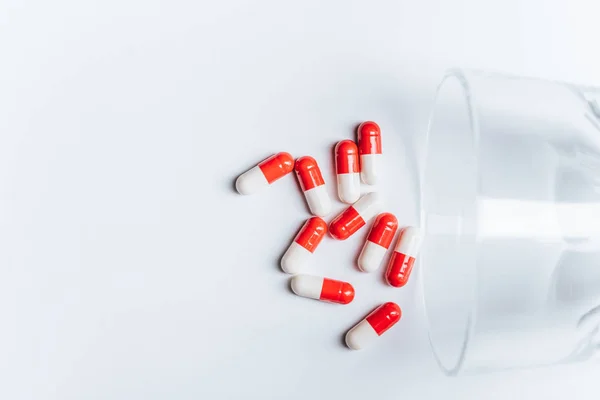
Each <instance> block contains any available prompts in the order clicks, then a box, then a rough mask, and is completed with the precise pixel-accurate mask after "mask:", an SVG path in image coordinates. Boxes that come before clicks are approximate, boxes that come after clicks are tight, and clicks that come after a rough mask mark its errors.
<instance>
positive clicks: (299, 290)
mask: <svg viewBox="0 0 600 400" xmlns="http://www.w3.org/2000/svg"><path fill="white" fill-rule="evenodd" d="M292 290H293V291H294V293H296V294H297V295H298V296H302V297H308V298H309V299H315V300H321V301H328V302H331V303H339V304H348V303H350V302H351V301H352V300H353V299H354V288H353V287H352V285H351V284H349V283H348V282H342V281H336V280H333V279H329V278H322V277H320V276H312V275H296V276H294V277H293V278H292Z"/></svg>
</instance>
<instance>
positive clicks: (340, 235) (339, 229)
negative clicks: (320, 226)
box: [329, 192, 383, 240]
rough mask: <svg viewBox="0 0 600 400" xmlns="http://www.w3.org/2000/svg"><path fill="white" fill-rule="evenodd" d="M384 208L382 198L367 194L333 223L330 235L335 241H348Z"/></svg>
mask: <svg viewBox="0 0 600 400" xmlns="http://www.w3.org/2000/svg"><path fill="white" fill-rule="evenodd" d="M382 206H383V204H382V201H381V198H380V197H379V195H378V194H377V193H374V192H373V193H367V194H365V195H364V196H363V197H361V198H360V199H359V200H358V201H357V202H356V203H354V204H353V205H351V206H350V207H348V208H347V209H346V210H345V211H343V212H342V213H341V214H340V215H338V216H337V217H335V218H334V219H333V220H332V221H331V223H330V224H329V233H330V234H331V236H332V237H333V238H334V239H338V240H345V239H348V238H349V237H350V236H352V235H353V234H354V233H355V232H356V231H358V230H359V229H360V228H362V227H363V226H365V224H366V222H367V221H368V220H370V219H371V218H373V217H374V216H376V215H377V214H378V213H379V212H380V211H381V208H382Z"/></svg>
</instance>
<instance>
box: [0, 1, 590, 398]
mask: <svg viewBox="0 0 600 400" xmlns="http://www.w3.org/2000/svg"><path fill="white" fill-rule="evenodd" d="M598 37H600V25H599V24H598V23H597V13H596V12H594V9H593V5H592V4H591V2H589V1H587V0H586V1H584V0H571V1H560V0H546V1H544V0H503V1H481V0H454V1H447V0H422V1H418V2H416V1H408V0H398V1H382V0H374V1H369V2H363V1H331V2H322V1H316V0H307V1H302V2H281V1H275V0H259V1H253V2H248V1H242V0H232V1H227V2H203V1H191V0H173V1H168V2H167V1H156V0H150V1H142V0H119V1H116V0H106V1H102V2H94V1H74V0H55V1H42V0H5V1H3V2H2V3H1V4H0V48H1V49H2V56H1V57H2V59H1V62H0V88H1V90H0V132H1V135H0V163H1V166H0V220H1V221H0V222H1V223H0V238H1V240H2V242H1V243H2V251H1V252H0V265H2V268H1V271H2V275H1V279H0V315H1V316H2V324H3V325H2V329H0V398H2V399H11V400H21V399H26V400H31V399H35V400H49V399H52V400H54V399H57V400H71V399H73V400H75V399H77V400H80V399H87V400H93V399H112V400H120V399H126V400H133V399H144V400H154V399H165V398H169V399H177V400H182V399H194V400H197V399H211V400H231V399H263V400H267V399H282V398H286V399H289V400H295V399H305V398H308V397H309V396H310V397H314V396H315V394H316V393H318V396H319V397H323V398H326V397H333V396H335V397H336V398H342V397H343V398H344V399H349V400H350V399H359V398H365V397H368V398H373V399H378V400H388V399H389V400H391V399H398V398H406V399H408V398H411V399H435V400H437V399H459V400H465V399H486V400H499V399H501V400H505V399H507V398H511V399H527V400H530V399H545V400H554V399H560V400H563V399H565V398H571V399H577V400H588V399H590V400H592V399H594V400H595V399H598V397H599V389H598V376H600V365H599V364H598V363H597V362H595V363H587V364H580V365H576V364H575V365H569V366H559V367H553V368H545V369H536V370H529V371H507V372H500V373H495V374H488V375H482V376H465V377H459V378H456V379H449V378H446V377H444V376H442V375H441V374H440V372H439V370H438V368H437V366H436V365H435V362H434V361H433V358H432V356H431V352H430V350H429V348H428V343H427V336H426V333H425V331H424V323H423V318H422V309H421V306H420V305H419V304H418V303H417V302H416V298H417V296H416V293H415V290H416V287H417V286H418V282H417V279H411V282H409V283H408V285H407V286H405V287H404V288H402V289H396V288H391V287H387V286H386V285H385V284H384V283H383V281H382V277H381V276H379V274H370V275H365V274H362V273H361V272H360V271H358V270H357V269H356V268H355V267H353V265H354V262H355V260H356V256H357V252H358V249H359V248H360V245H361V244H362V242H363V240H364V238H365V235H366V233H367V232H366V230H365V231H364V234H360V233H359V234H357V235H354V237H352V238H350V239H348V240H346V241H344V242H337V241H334V240H332V239H330V238H325V239H324V240H323V243H321V245H320V246H319V249H318V250H317V251H316V252H315V254H314V261H315V263H314V266H311V267H309V268H308V269H307V270H308V271H310V273H317V274H327V276H331V277H332V278H336V279H340V280H344V281H348V282H351V283H352V284H353V285H354V287H355V289H356V292H357V295H356V298H355V300H354V301H353V302H352V303H351V304H349V305H347V306H344V307H334V308H332V307H328V306H329V305H328V304H322V303H321V302H309V301H306V300H305V299H301V298H298V297H297V296H294V295H293V294H292V293H291V292H290V290H289V284H288V279H289V276H288V275H286V274H284V273H282V272H281V270H280V268H279V267H278V261H279V258H280V257H281V255H282V253H283V252H284V250H285V248H286V247H287V245H288V244H289V241H290V240H291V239H292V238H293V237H294V235H295V233H296V230H297V227H298V226H299V225H300V223H301V222H302V221H303V220H305V219H306V217H307V213H308V211H307V208H306V205H305V202H304V199H303V198H302V194H301V193H300V191H299V190H298V187H297V184H296V182H294V178H293V176H291V175H290V176H289V177H285V178H283V179H281V180H280V181H278V182H277V184H274V185H273V186H272V187H271V188H270V189H269V190H267V191H263V192H262V193H260V194H256V195H255V196H249V197H245V196H240V195H238V194H237V193H236V192H235V190H234V180H235V178H236V176H237V175H238V174H239V173H240V172H241V171H244V170H245V169H247V168H250V167H251V166H253V165H255V163H256V160H260V159H263V158H265V157H266V156H268V155H270V154H273V153H274V152H277V151H290V152H292V153H293V154H294V155H296V156H300V155H303V154H311V155H313V156H315V157H316V158H317V159H324V160H326V159H328V158H330V157H331V155H332V147H333V145H334V144H335V143H336V142H337V141H339V140H340V139H342V138H353V137H354V128H355V126H356V124H357V123H358V122H360V121H363V120H366V119H373V120H375V121H377V123H378V124H379V125H380V126H381V128H382V131H383V133H382V134H383V135H384V138H383V143H384V147H385V148H384V152H385V155H386V157H385V167H386V170H387V171H388V172H387V173H388V176H389V178H390V181H388V182H386V183H385V184H383V183H382V185H381V189H382V190H383V191H384V192H385V194H386V196H387V201H388V205H389V211H390V212H393V213H395V214H396V215H397V216H398V219H399V221H400V223H401V224H403V225H404V224H407V225H408V224H414V223H416V222H417V207H416V204H417V202H418V199H416V198H415V197H413V193H414V188H415V181H414V174H415V173H416V171H415V169H414V168H415V160H416V156H415V151H416V150H418V149H419V143H420V142H419V141H418V135H420V134H422V133H423V132H424V130H425V127H426V121H427V115H428V112H429V108H430V106H431V99H432V96H433V93H434V89H435V86H436V84H437V82H438V81H439V79H440V77H441V74H442V73H443V70H444V69H445V68H447V67H449V66H465V67H477V68H485V69H498V70H503V71H508V72H512V73H516V74H522V75H534V76H540V77H550V78H557V79H564V80H572V81H576V82H584V83H590V84H593V83H596V84H598V83H600V59H599V57H598V52H597V51H596V49H597V44H598V43H597V38H598ZM321 167H322V169H323V173H324V175H325V179H326V180H327V174H328V173H329V174H330V175H329V176H330V178H329V179H333V176H334V175H333V172H332V169H331V168H327V165H322V166H321ZM331 181H332V182H333V180H331ZM332 189H334V188H333V186H332V187H330V188H329V190H332ZM333 193H334V192H333V191H331V192H330V194H333ZM214 208H218V209H219V210H221V212H218V213H217V212H210V213H209V212H207V210H210V209H214ZM343 208H344V206H343V205H342V204H340V203H336V204H335V206H334V211H336V210H337V211H339V210H341V209H343ZM413 278H416V277H413ZM385 301H395V302H397V303H398V304H400V306H401V307H402V308H403V318H402V320H401V321H400V322H399V323H398V325H397V326H396V327H394V329H393V330H390V331H389V332H386V334H385V335H383V336H382V337H381V338H380V339H381V341H380V342H379V343H378V345H377V346H373V347H372V348H370V349H368V351H367V350H365V351H362V352H352V351H349V350H348V349H347V348H346V346H345V345H344V342H343V339H344V334H345V332H346V331H347V330H348V329H349V328H350V327H351V326H353V325H354V324H355V323H357V322H358V321H359V320H360V319H361V318H362V317H364V315H366V313H367V312H368V311H369V310H371V309H373V307H375V306H376V305H377V304H381V303H382V302H385ZM209 321H210V324H211V326H212V327H214V328H211V329H206V326H207V325H206V324H207V323H208V322H209ZM307 354H310V355H311V357H306V355H307ZM316 359H318V360H319V362H318V363H316V362H315V360H316ZM307 382H308V383H309V384H307Z"/></svg>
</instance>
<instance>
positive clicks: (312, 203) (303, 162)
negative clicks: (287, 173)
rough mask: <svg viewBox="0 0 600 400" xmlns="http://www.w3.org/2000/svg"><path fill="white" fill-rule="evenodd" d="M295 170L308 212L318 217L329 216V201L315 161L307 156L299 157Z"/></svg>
mask: <svg viewBox="0 0 600 400" xmlns="http://www.w3.org/2000/svg"><path fill="white" fill-rule="evenodd" d="M295 169H296V176H297V177H298V181H299V182H300V187H301V188H302V191H303V192H304V197H305V198H306V202H307V203H308V208H310V212H311V213H312V214H314V215H317V216H319V217H324V216H326V215H327V214H329V213H330V212H331V199H330V198H329V194H327V189H326V188H325V181H324V180H323V175H322V174H321V170H320V169H319V165H318V164H317V161H316V160H315V159H314V158H312V157H309V156H305V157H300V158H299V159H297V160H296V167H295Z"/></svg>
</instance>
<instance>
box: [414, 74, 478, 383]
mask: <svg viewBox="0 0 600 400" xmlns="http://www.w3.org/2000/svg"><path fill="white" fill-rule="evenodd" d="M473 73H476V74H478V72H476V71H472V70H465V69H461V68H451V69H448V70H447V71H446V73H445V74H444V76H443V78H442V80H441V81H440V83H439V84H438V86H437V88H436V93H435V96H434V101H433V105H432V109H431V112H430V115H429V118H428V123H427V131H426V134H425V144H424V151H423V156H422V158H421V161H422V166H423V167H422V168H421V169H420V174H419V193H420V204H421V207H420V218H419V221H420V226H421V228H422V229H423V230H424V231H425V235H426V231H427V218H426V210H425V207H424V206H423V202H424V199H425V193H424V192H425V176H426V173H427V170H428V160H429V157H430V154H429V148H430V147H429V143H430V140H431V128H432V125H433V121H434V119H435V116H436V110H437V104H438V100H439V97H440V92H441V90H442V88H443V87H444V85H446V84H447V83H448V82H449V81H451V80H456V81H458V83H459V84H460V86H461V88H462V90H463V93H464V104H463V106H464V107H466V111H467V115H468V118H469V129H470V133H471V138H472V141H473V148H474V149H478V147H479V146H478V144H479V137H480V128H479V119H478V116H477V114H476V112H475V108H474V106H475V104H476V101H475V99H474V95H473V91H472V88H471V84H470V82H469V79H470V75H472V74H473ZM475 158H476V162H475V166H474V168H475V169H476V171H475V174H477V169H478V167H479V162H478V161H479V155H478V154H477V152H476V155H475ZM475 185H476V187H475V190H476V193H478V192H479V181H478V180H477V181H476V183H475ZM478 206H479V205H478V203H477V201H475V202H474V207H475V215H477V208H478ZM474 233H475V235H477V226H475V232H474ZM425 261H426V258H425V257H423V256H422V257H420V258H419V263H420V268H419V274H420V279H419V281H420V292H421V302H422V304H423V309H424V313H425V321H426V327H427V336H428V341H429V346H430V348H431V351H432V353H433V356H434V358H435V361H436V363H437V364H438V366H439V367H440V369H441V370H442V371H443V372H444V373H445V374H446V375H449V376H455V375H458V374H459V373H460V372H461V370H462V367H463V365H464V362H465V360H466V357H467V354H468V351H469V348H470V344H471V342H472V338H473V336H474V329H475V321H476V316H477V302H476V301H475V299H474V298H473V299H472V300H471V302H470V303H471V305H470V309H469V310H468V314H467V315H468V316H467V319H466V323H465V329H464V332H465V334H464V336H463V340H462V344H461V348H460V353H459V354H458V357H456V358H455V359H454V360H453V362H452V363H451V365H448V364H445V363H444V362H443V361H442V358H441V356H440V353H439V349H438V348H437V347H436V344H435V343H434V339H433V338H432V331H433V330H432V322H431V319H430V316H429V312H428V307H427V300H426V296H425V279H424V265H425V264H426V262H425ZM473 262H475V261H473ZM471 279H472V288H473V291H472V293H473V294H474V293H475V292H476V289H477V268H476V265H475V266H474V268H473V276H472V277H471Z"/></svg>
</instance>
